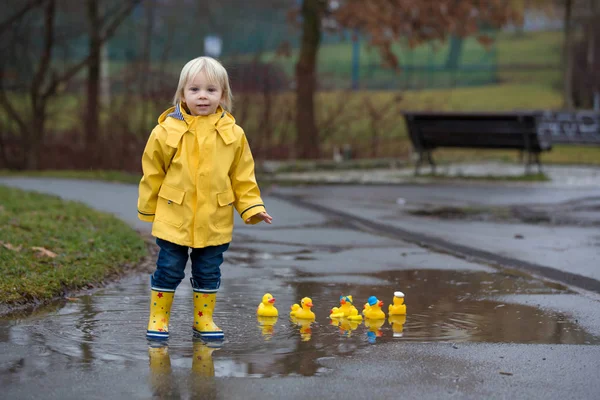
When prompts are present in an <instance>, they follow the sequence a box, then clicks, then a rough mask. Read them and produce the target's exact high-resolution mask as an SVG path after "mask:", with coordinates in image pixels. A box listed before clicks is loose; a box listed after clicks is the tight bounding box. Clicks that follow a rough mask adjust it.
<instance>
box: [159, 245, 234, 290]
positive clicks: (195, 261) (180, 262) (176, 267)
mask: <svg viewBox="0 0 600 400" xmlns="http://www.w3.org/2000/svg"><path fill="white" fill-rule="evenodd" d="M156 244H157V245H158V247H160V251H159V253H158V260H157V261H156V271H155V272H154V274H153V275H152V276H151V278H150V282H151V284H152V287H157V288H161V289H177V286H179V284H180V283H181V281H182V280H183V278H185V265H186V263H187V260H188V253H189V247H187V246H180V245H178V244H175V243H171V242H168V241H166V240H162V239H158V238H157V239H156ZM228 248H229V243H225V244H221V245H218V246H208V247H203V248H200V249H195V248H192V252H191V254H189V258H191V260H192V279H191V281H192V286H193V287H194V288H196V289H218V288H219V286H221V264H223V253H225V251H227V249H228Z"/></svg>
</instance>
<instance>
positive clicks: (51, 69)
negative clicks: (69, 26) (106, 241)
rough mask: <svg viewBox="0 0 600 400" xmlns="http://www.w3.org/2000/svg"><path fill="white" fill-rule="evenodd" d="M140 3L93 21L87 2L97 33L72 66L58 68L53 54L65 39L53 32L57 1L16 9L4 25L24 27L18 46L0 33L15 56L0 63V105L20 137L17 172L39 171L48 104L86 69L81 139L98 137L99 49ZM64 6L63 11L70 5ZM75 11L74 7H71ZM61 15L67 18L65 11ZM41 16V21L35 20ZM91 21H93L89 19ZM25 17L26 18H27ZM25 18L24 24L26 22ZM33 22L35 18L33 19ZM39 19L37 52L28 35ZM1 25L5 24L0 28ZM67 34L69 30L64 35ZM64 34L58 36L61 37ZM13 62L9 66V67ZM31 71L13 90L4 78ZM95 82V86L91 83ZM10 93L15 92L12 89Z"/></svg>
mask: <svg viewBox="0 0 600 400" xmlns="http://www.w3.org/2000/svg"><path fill="white" fill-rule="evenodd" d="M141 1H142V0H129V1H127V2H122V3H120V6H119V8H118V9H117V10H116V11H115V12H114V13H111V14H110V15H108V14H107V15H104V16H103V17H98V16H97V14H95V10H94V9H93V6H94V1H93V0H89V2H88V3H87V5H88V15H89V16H90V21H92V24H95V28H96V30H95V31H94V32H93V33H92V28H90V37H91V38H92V39H91V40H90V51H89V53H88V54H87V55H86V56H84V57H82V58H81V59H79V60H78V61H76V62H72V61H71V62H69V63H68V64H66V65H62V66H61V65H59V64H58V59H59V57H58V56H57V54H56V51H57V47H58V45H59V43H60V42H61V41H68V39H69V38H65V37H62V36H60V34H59V32H58V30H57V25H56V23H57V0H45V1H30V2H28V3H27V6H29V8H27V9H20V10H19V12H17V13H15V14H14V15H13V17H11V18H10V19H9V20H8V21H9V22H10V25H11V26H13V29H16V27H19V25H23V27H21V28H22V29H20V31H21V33H23V32H26V33H27V34H28V35H24V39H22V40H21V41H12V40H10V37H9V36H8V35H10V33H11V30H9V29H5V30H4V31H0V34H1V35H2V43H3V44H6V46H7V51H8V52H10V54H12V55H13V56H14V58H13V59H11V60H8V61H7V60H6V59H5V60H3V62H0V106H1V107H2V109H3V110H4V112H5V113H6V114H7V115H8V116H9V118H11V119H12V120H13V121H15V123H16V124H17V126H18V127H19V130H20V132H21V148H22V152H23V157H24V159H23V162H22V164H21V168H28V169H37V168H38V167H39V161H40V152H41V146H42V143H43V140H44V137H45V134H46V125H47V119H48V107H49V105H50V103H51V99H52V98H54V97H55V96H56V95H57V94H59V92H61V91H62V90H63V88H64V86H65V85H66V84H67V83H68V82H70V81H71V80H72V79H73V78H74V77H75V76H76V75H77V74H78V73H80V72H81V71H82V70H83V69H84V68H85V67H89V68H90V71H89V79H88V81H89V83H88V103H87V113H86V115H87V117H88V118H89V119H90V123H88V124H87V125H88V126H91V127H92V128H91V129H92V130H91V133H88V135H87V136H86V137H90V138H93V137H95V136H94V135H97V121H98V116H97V115H98V114H97V113H98V112H99V110H98V108H99V107H98V101H97V96H98V94H99V90H98V82H99V67H98V65H99V56H98V54H99V49H101V46H102V44H103V43H104V42H106V41H107V40H108V39H109V38H110V37H112V35H113V34H114V33H115V31H116V29H117V28H118V26H119V25H120V24H121V23H122V22H123V20H124V19H125V17H126V16H127V15H128V14H129V12H130V11H131V9H132V8H133V7H134V6H135V5H136V4H137V3H139V2H141ZM70 5H71V4H69V3H68V2H67V3H66V6H67V7H68V6H70ZM75 6H76V5H75ZM63 13H65V14H66V11H64V12H63ZM38 14H41V17H37V16H38ZM92 16H93V18H92ZM28 17H30V18H28ZM27 18H28V19H27ZM36 18H38V19H36ZM39 18H41V32H40V33H41V35H40V36H41V38H42V39H41V46H39V47H36V46H35V45H34V41H33V40H32V36H31V31H32V30H34V29H35V27H36V25H38V24H39ZM2 26H4V24H3V25H2ZM64 32H68V30H66V31H64ZM64 32H61V33H63V34H64ZM9 63H12V64H9ZM20 66H24V67H25V68H30V66H32V67H33V69H32V71H31V74H30V76H27V77H26V78H25V79H24V80H23V81H22V82H21V83H20V85H21V86H19V87H18V88H15V87H14V83H13V82H12V81H11V79H10V78H9V76H10V75H9V74H7V71H8V69H9V67H11V68H12V69H13V70H15V69H17V70H18V69H19V67H20ZM94 81H96V82H94ZM15 89H18V91H17V90H15ZM23 89H24V92H25V95H26V97H27V100H28V101H27V102H22V101H21V102H19V97H20V95H19V92H21V91H23Z"/></svg>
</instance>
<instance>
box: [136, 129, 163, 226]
mask: <svg viewBox="0 0 600 400" xmlns="http://www.w3.org/2000/svg"><path fill="white" fill-rule="evenodd" d="M160 129H162V128H159V127H156V128H155V129H154V130H153V131H152V133H151V134H150V137H149V138H148V142H147V143H146V148H145V149H144V154H143V155H142V171H143V176H142V180H141V181H140V186H139V196H138V204H137V209H138V218H139V219H141V220H142V221H146V222H153V221H154V214H155V213H156V203H157V201H158V191H159V190H160V187H161V185H162V182H163V179H164V178H165V174H166V170H165V151H164V148H163V146H164V143H161V141H160V140H159V130H160Z"/></svg>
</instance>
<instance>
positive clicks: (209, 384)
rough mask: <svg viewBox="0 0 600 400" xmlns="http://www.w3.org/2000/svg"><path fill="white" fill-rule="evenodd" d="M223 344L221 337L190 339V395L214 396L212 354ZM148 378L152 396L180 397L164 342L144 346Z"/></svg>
mask: <svg viewBox="0 0 600 400" xmlns="http://www.w3.org/2000/svg"><path fill="white" fill-rule="evenodd" d="M222 346H223V342H222V341H214V342H203V341H201V340H197V339H195V340H194V341H193V344H192V347H193V355H192V369H191V376H190V382H191V388H190V389H191V395H192V397H191V398H202V399H212V398H216V393H217V390H216V384H215V380H214V379H213V378H214V376H215V364H214V361H213V357H212V354H213V352H214V351H216V350H218V349H220V348H221V347H222ZM148 356H149V359H150V380H151V387H152V393H153V397H158V398H181V394H180V393H179V388H178V385H177V384H176V381H175V379H174V377H173V374H172V370H171V358H170V356H169V347H168V346H167V345H166V344H154V343H153V344H151V345H150V346H149V347H148Z"/></svg>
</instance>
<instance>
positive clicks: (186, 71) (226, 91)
mask: <svg viewBox="0 0 600 400" xmlns="http://www.w3.org/2000/svg"><path fill="white" fill-rule="evenodd" d="M199 72H204V74H205V75H206V78H207V79H208V80H209V81H210V82H213V83H217V84H219V86H221V89H222V90H223V98H222V100H221V107H223V108H224V109H225V110H226V111H231V109H232V107H233V95H232V94H231V87H230V86H229V76H228V75H227V70H226V69H225V67H223V65H221V63H220V62H218V61H217V60H215V59H214V58H211V57H198V58H194V59H193V60H191V61H188V63H187V64H185V65H184V66H183V69H182V70H181V74H180V75H179V84H178V85H177V91H176V92H175V96H174V97H173V105H175V106H177V105H178V104H179V103H180V102H181V101H182V100H183V98H184V97H183V90H184V88H185V85H187V83H188V82H189V81H190V80H192V79H194V77H195V76H196V75H198V73H199Z"/></svg>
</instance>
